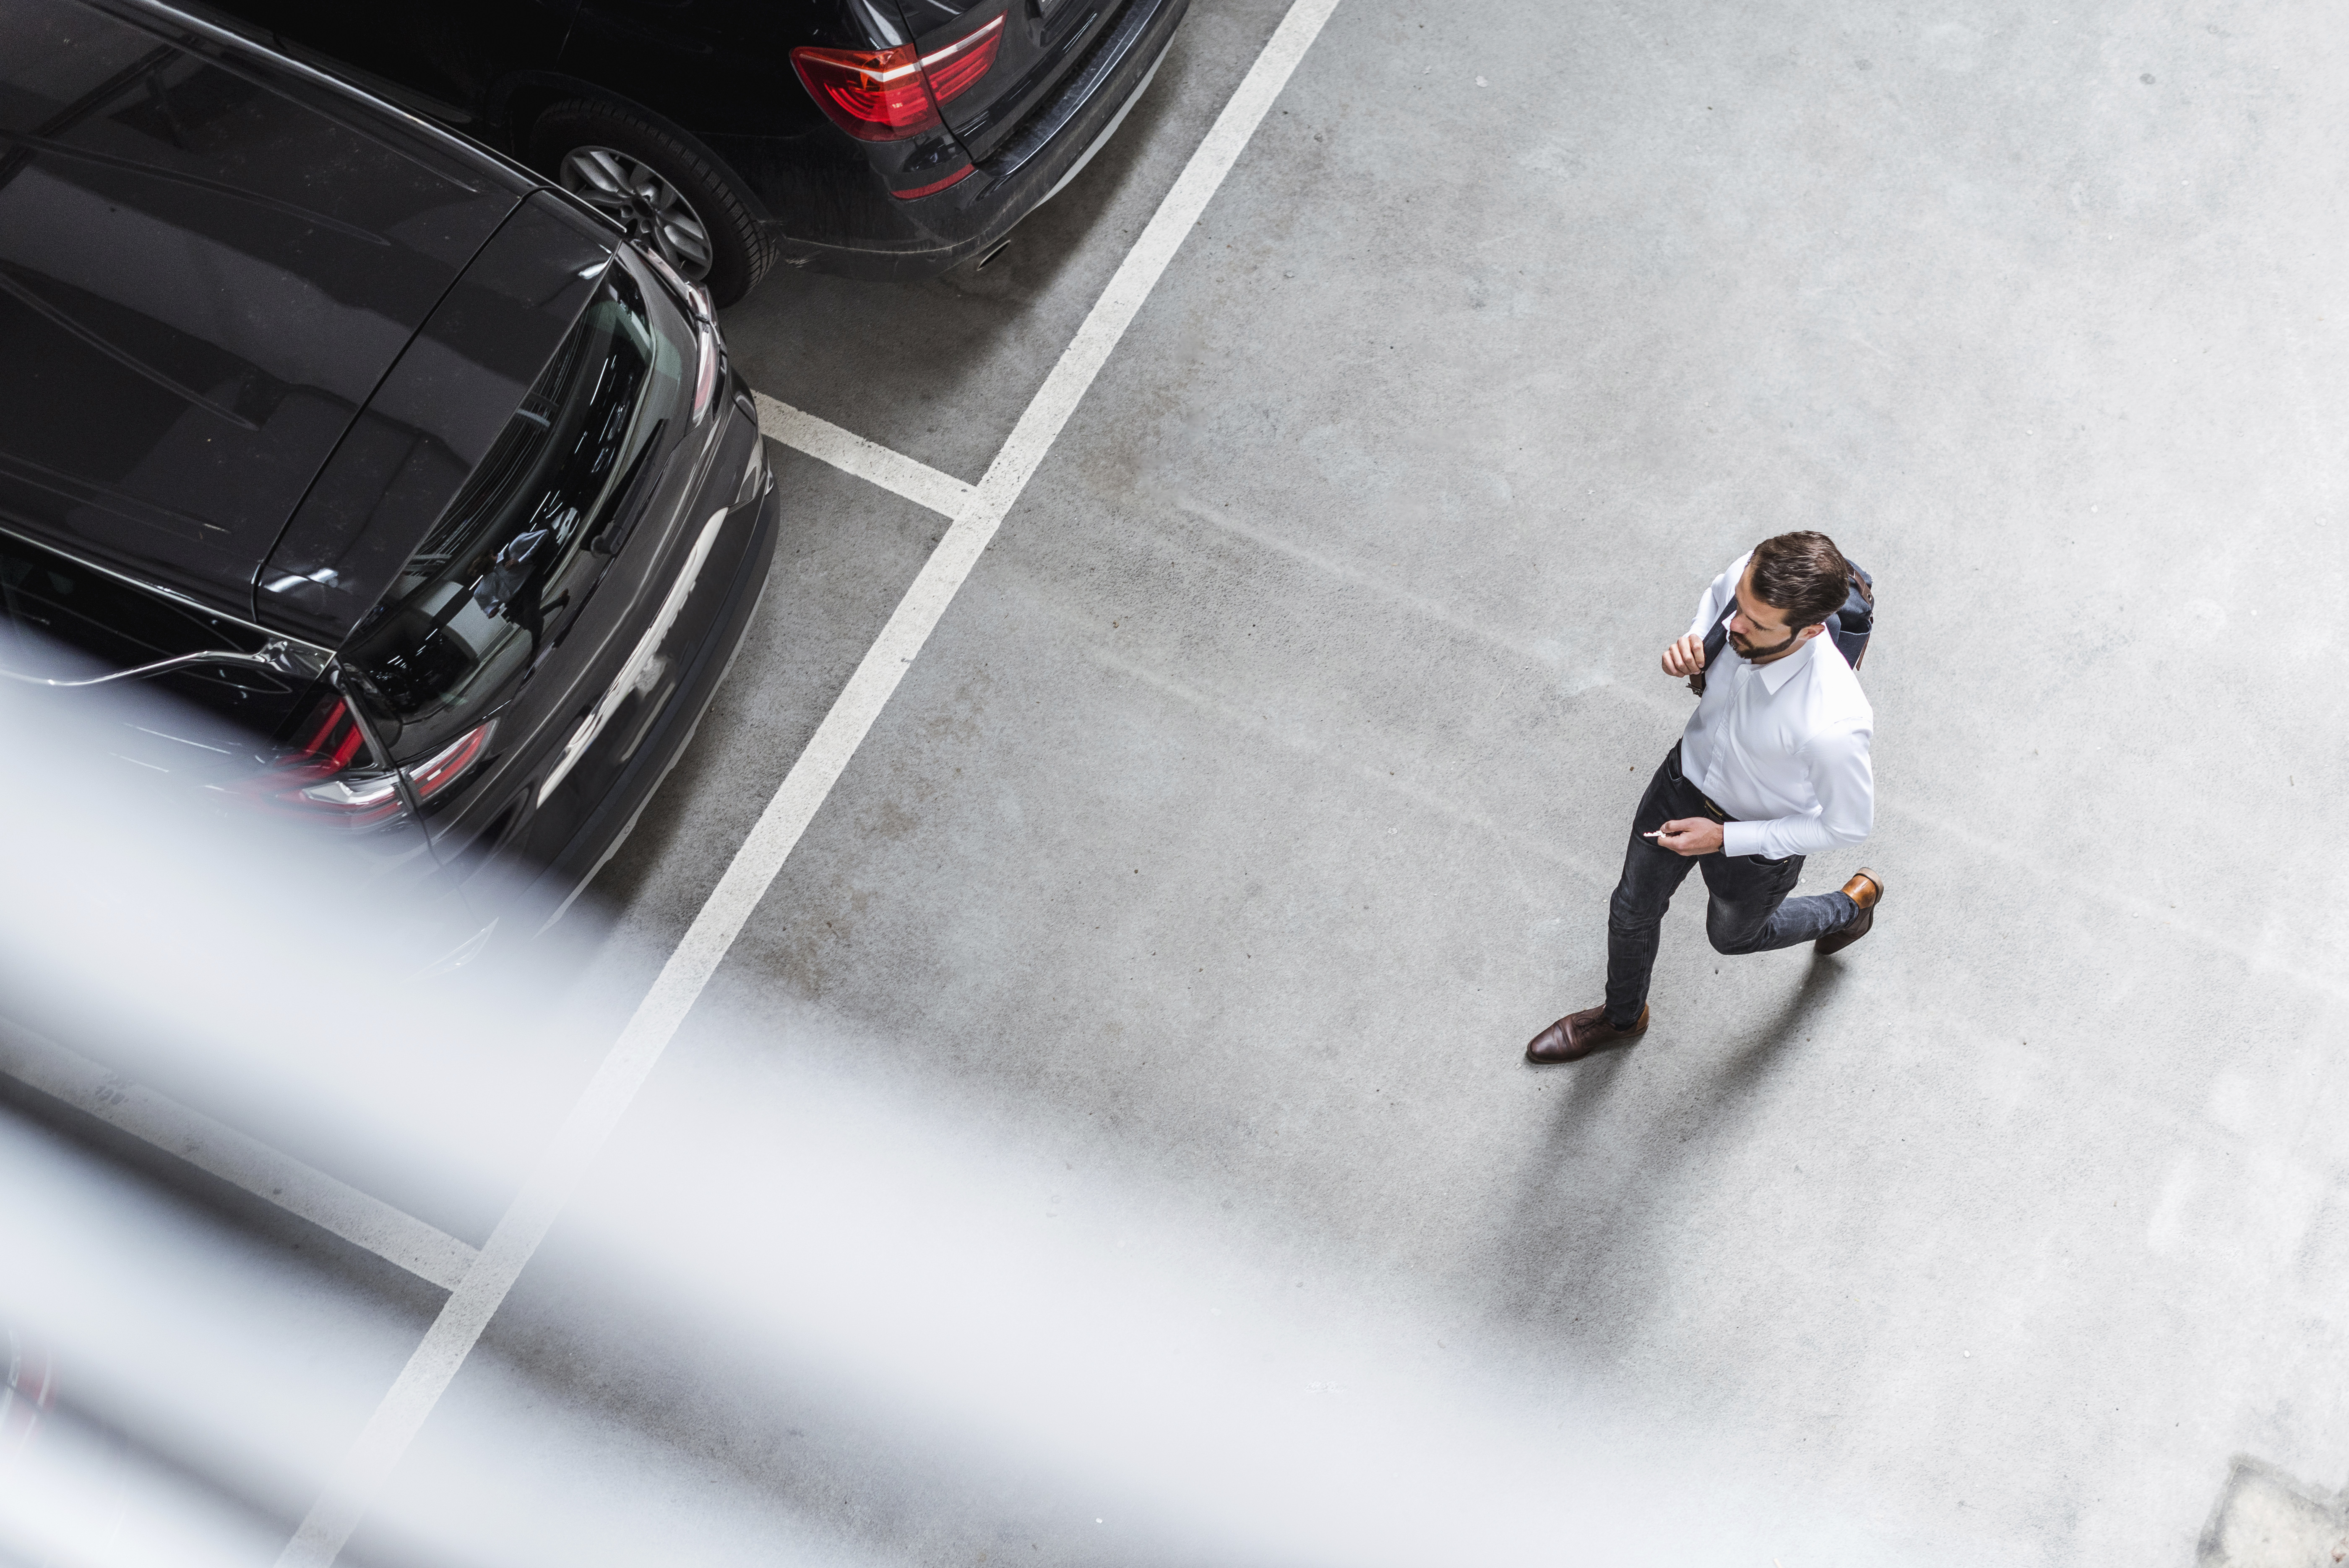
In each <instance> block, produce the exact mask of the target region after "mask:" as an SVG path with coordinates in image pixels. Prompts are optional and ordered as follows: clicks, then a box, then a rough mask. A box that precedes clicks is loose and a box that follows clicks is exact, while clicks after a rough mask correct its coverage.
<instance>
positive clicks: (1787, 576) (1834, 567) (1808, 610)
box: [1754, 533, 1851, 631]
mask: <svg viewBox="0 0 2349 1568" xmlns="http://www.w3.org/2000/svg"><path fill="white" fill-rule="evenodd" d="M1850 593H1851V563H1850V562H1848V561H1847V560H1845V559H1844V558H1843V552H1842V551H1841V550H1838V549H1837V548H1836V546H1835V541H1834V540H1833V539H1830V538H1828V537H1827V536H1826V535H1825V534H1812V533H1802V534H1780V535H1776V536H1775V537H1773V538H1768V539H1764V540H1763V541H1762V542H1761V543H1760V544H1759V545H1754V597H1757V598H1759V599H1760V600H1761V601H1762V602H1763V603H1764V604H1765V605H1768V606H1769V607H1771V608H1772V609H1774V610H1776V611H1777V612H1778V613H1779V614H1781V615H1783V616H1785V618H1786V629H1787V630H1788V631H1799V630H1801V629H1802V628H1804V627H1806V626H1816V625H1818V624H1819V623H1820V622H1821V621H1824V620H1826V618H1827V617H1829V616H1831V615H1833V614H1835V612H1836V611H1837V610H1839V609H1841V608H1843V602H1844V599H1845V598H1846V597H1848V596H1849V594H1850Z"/></svg>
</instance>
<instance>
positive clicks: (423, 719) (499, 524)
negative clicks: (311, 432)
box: [344, 264, 683, 762]
mask: <svg viewBox="0 0 2349 1568" xmlns="http://www.w3.org/2000/svg"><path fill="white" fill-rule="evenodd" d="M663 325H664V326H666V325H667V322H666V316H665V315H664V318H663ZM682 366H683V354H682V352H681V349H680V347H679V345H678V343H677V342H675V341H673V340H672V338H671V337H670V336H668V335H667V333H666V332H664V331H663V330H660V329H657V327H656V324H655V322H654V320H653V319H651V318H649V317H647V310H646V304H645V296H644V293H643V291H642V290H641V289H639V287H638V286H637V285H636V280H635V279H634V278H633V277H632V276H631V275H629V274H628V272H627V271H626V269H625V268H624V267H623V266H621V265H617V264H615V265H613V266H612V267H611V268H610V270H609V272H608V274H607V275H606V277H605V284H604V286H603V287H602V289H601V290H600V291H599V292H598V293H597V295H596V296H595V300H594V301H593V302H592V303H591V304H590V305H589V306H587V310H586V312H585V315H584V316H583V317H581V318H580V321H579V324H578V326H577V327H574V329H573V331H572V332H571V334H570V336H569V337H567V338H565V339H564V344H563V346H562V348H560V349H558V350H557V351H556V353H555V355H554V358H553V360H551V361H550V362H549V363H548V365H547V367H546V369H545V370H544V371H543V372H542V373H541V375H540V376H539V379H538V381H537V383H536V384H535V385H533V387H532V388H531V389H530V393H529V395H528V396H527V397H525V398H524V399H523V401H522V406H521V407H520V408H519V409H517V410H515V411H514V415H513V417H512V420H510V421H507V424H506V427H505V430H504V431H503V432H502V433H501V434H500V435H499V437H498V439H497V441H496V442H495V444H493V445H492V447H491V449H490V451H489V453H488V455H487V456H485V457H484V458H482V460H481V466H480V467H479V468H477V469H476V470H475V471H474V472H473V474H472V476H471V478H470V479H468V480H467V481H466V483H465V486H464V488H463V489H462V490H461V491H460V492H459V493H458V495H457V498H456V500H454V501H453V502H451V503H450V506H449V510H448V511H447V512H446V513H445V514H443V515H442V517H441V518H440V522H439V523H437V524H435V525H434V527H433V530H432V532H431V534H430V535H429V536H428V537H427V538H426V539H425V541H424V543H423V545H421V546H419V548H418V550H417V552H416V554H415V555H414V556H411V557H410V558H409V562H408V564H407V565H406V566H404V567H402V568H401V571H400V575H399V576H398V579H397V580H396V581H394V583H393V584H392V586H391V588H390V590H389V591H388V593H387V594H386V595H385V596H384V598H383V601H382V602H381V603H380V604H378V606H377V607H375V608H374V609H373V610H371V611H369V612H368V614H367V618H365V619H364V620H362V621H361V622H360V623H359V627H358V629H357V631H356V632H355V633H354V634H353V635H352V638H351V640H350V641H349V643H348V644H347V645H346V648H345V651H344V658H345V660H346V662H347V664H348V665H349V666H351V667H352V668H353V669H355V670H357V671H358V672H359V673H360V674H361V676H362V677H363V678H364V680H365V682H366V686H367V691H368V692H369V696H370V701H369V703H368V707H369V710H370V716H371V717H372V718H373V719H374V720H375V722H377V724H378V727H379V729H380V730H381V732H382V739H383V741H384V743H385V744H386V745H388V746H389V747H390V749H391V751H392V754H393V755H394V756H395V757H397V758H398V759H399V760H400V761H402V762H409V761H413V760H415V759H417V758H419V757H422V756H426V755H428V754H429V753H433V752H435V751H437V750H439V749H440V748H441V747H443V746H446V745H447V744H449V743H450V742H452V741H454V740H456V739H457V738H458V737H459V736H460V735H461V734H463V733H464V732H466V731H468V730H470V729H472V728H473V727H474V726H476V725H478V724H480V723H481V722H483V721H484V720H486V719H487V718H489V717H490V716H491V714H492V711H494V710H495V709H496V707H497V706H498V705H499V704H500V703H501V702H502V701H504V700H505V698H506V697H507V696H508V695H509V694H510V693H511V692H512V690H513V688H514V686H515V685H516V684H517V683H518V682H519V681H520V680H522V679H523V677H524V676H525V675H526V674H527V672H528V670H530V669H531V667H532V665H533V660H534V659H535V657H536V655H537V654H538V653H539V652H540V651H541V650H542V649H544V648H545V647H546V646H547V645H548V644H549V643H550V642H553V641H556V640H559V639H560V638H561V636H562V633H563V631H564V629H565V628H567V626H568V625H569V621H570V618H571V617H572V616H573V615H574V614H575V613H576V612H577V610H578V609H579V607H580V606H581V605H582V604H584V603H585V598H586V596H587V593H588V592H589V590H590V589H591V588H592V587H594V585H595V578H596V577H597V576H600V575H601V571H602V566H603V563H604V560H605V555H603V554H598V553H597V552H598V548H599V547H600V548H602V549H604V550H605V551H606V552H608V549H609V547H610V545H611V539H610V535H611V533H613V532H615V531H616V530H617V529H619V528H621V527H625V526H626V525H627V524H629V523H630V522H632V521H633V519H632V518H631V516H630V515H629V512H628V504H629V503H630V502H632V501H634V500H636V499H637V498H638V494H637V493H638V490H639V489H640V485H639V483H638V482H639V481H646V480H649V479H651V478H652V477H654V476H655V472H654V471H655V470H656V469H657V464H658V459H659V457H660V455H661V450H662V449H663V448H664V447H665V446H666V445H667V442H666V441H664V440H663V439H662V430H663V426H662V416H663V415H664V414H666V413H667V412H669V411H670V410H674V409H675V408H676V406H677V403H678V387H679V379H680V375H681V371H682Z"/></svg>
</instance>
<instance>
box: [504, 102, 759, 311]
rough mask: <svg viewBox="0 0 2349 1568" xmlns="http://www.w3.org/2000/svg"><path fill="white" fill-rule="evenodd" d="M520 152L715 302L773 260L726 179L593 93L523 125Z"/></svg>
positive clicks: (753, 279) (702, 157)
mask: <svg viewBox="0 0 2349 1568" xmlns="http://www.w3.org/2000/svg"><path fill="white" fill-rule="evenodd" d="M529 151H530V161H531V162H532V164H533V166H534V167H536V168H537V169H538V170H539V171H541V172H542V173H543V174H545V175H546V176H547V177H548V178H550V179H552V180H554V181H555V182H557V183H559V184H560V185H562V186H563V188H564V190H566V191H569V192H572V194H574V195H575V196H577V197H579V198H580V199H581V200H582V201H585V202H586V203H587V204H588V205H589V206H592V207H594V208H595V209H596V211H598V212H600V213H603V214H604V215H605V216H606V217H608V218H610V219H612V220H613V221H614V222H615V223H618V224H620V225H621V226H622V227H623V228H626V230H627V231H628V234H629V237H630V238H631V239H634V240H636V242H637V244H641V245H644V246H646V247H647V249H657V250H658V251H659V252H660V253H661V254H662V256H663V258H664V259H666V260H667V262H668V263H669V264H670V265H672V266H675V267H676V268H677V270H678V272H680V273H682V274H683V275H685V278H686V281H687V282H688V283H699V284H705V285H707V286H709V297H710V298H711V300H712V301H714V302H715V303H717V304H719V305H731V304H733V303H734V302H735V301H736V300H738V299H740V298H741V297H742V296H744V295H746V294H748V293H750V289H751V287H752V286H753V285H755V284H756V283H757V282H758V281H759V280H760V279H761V277H763V276H765V275H766V272H767V268H768V267H769V266H770V265H772V264H773V260H774V253H773V251H772V249H771V247H770V246H769V245H768V244H767V239H766V235H765V234H764V233H763V232H762V231H761V228H760V227H759V221H758V220H757V219H756V218H754V217H752V216H751V215H750V201H749V199H748V198H747V197H745V196H744V194H743V193H742V191H741V188H740V186H738V185H737V184H736V183H735V182H734V179H733V176H732V175H730V174H729V173H728V172H727V171H725V169H724V168H723V167H721V166H720V165H719V163H718V162H717V161H716V160H714V159H712V158H711V157H710V156H709V154H708V153H706V152H704V151H701V150H700V149H698V148H697V147H695V146H694V145H693V144H692V143H691V142H689V141H688V140H685V139H684V138H683V137H681V136H679V135H678V134H677V132H675V131H673V130H667V129H666V128H665V127H663V126H661V125H658V124H657V123H655V122H654V121H653V120H652V119H650V118H648V117H647V116H646V115H643V114H640V113H638V112H636V111H635V110H633V109H624V108H622V107H620V106H619V105H617V104H611V103H599V102H597V101H595V100H594V99H571V100H569V101H567V102H564V103H558V104H556V105H554V107H553V108H552V109H548V110H547V111H546V112H545V113H543V114H542V115H540V116H539V117H538V119H537V120H536V121H535V122H534V123H533V125H532V126H531V129H530V145H529ZM646 176H650V178H649V179H647V178H646ZM697 239H698V242H699V243H698V245H697V243H696V242H697ZM697 249H699V250H702V251H706V253H707V254H706V257H704V256H702V255H697V254H695V252H696V250H697Z"/></svg>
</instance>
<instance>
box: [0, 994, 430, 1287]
mask: <svg viewBox="0 0 2349 1568" xmlns="http://www.w3.org/2000/svg"><path fill="white" fill-rule="evenodd" d="M0 1073H5V1074H6V1075H8V1076H9V1077H11V1078H14V1079H16V1081H17V1082H18V1083H20V1084H23V1085H26V1086H27V1087H30V1088H33V1089H37V1090H38V1091H40V1092H41V1093H42V1094H44V1095H47V1096H49V1098H51V1099H53V1100H57V1101H60V1102H62V1103H63V1104H65V1105H68V1106H72V1107H73V1108H74V1109H75V1110H78V1111H79V1112H81V1113H82V1114H83V1115H84V1116H92V1117H95V1118H96V1119H98V1121H101V1122H104V1123H105V1124H106V1125H107V1126H108V1127H113V1128H115V1129H116V1130H118V1131H120V1132H126V1133H129V1135H130V1136H131V1137H135V1138H138V1139H139V1140H140V1141H141V1142H142V1143H148V1144H151V1145H153V1146H154V1147H157V1148H160V1149H161V1150H162V1151H163V1152H164V1153H166V1154H169V1155H171V1156H174V1157H175V1158H180V1159H183V1160H185V1161H187V1162H188V1163H189V1164H190V1165H192V1166H194V1167H195V1168H197V1169H198V1170H202V1171H205V1172H207V1173H209V1174H211V1175H213V1176H216V1177H218V1178H220V1179H222V1181H225V1182H227V1183H228V1184H229V1185H230V1186H232V1187H234V1188H237V1189H241V1190H243V1191H245V1192H249V1193H251V1194H253V1196H254V1197H255V1198H258V1199H262V1200H263V1201H264V1202H267V1203H273V1204H274V1205H276V1206H277V1207H278V1208H280V1209H283V1210H285V1211H286V1212H287V1213H289V1214H293V1215H296V1216H298V1217H300V1218H301V1219H304V1220H308V1221H309V1222H310V1223H311V1224H313V1225H316V1226H317V1227H318V1228H319V1229H320V1230H322V1231H333V1232H334V1233H335V1234H336V1235H337V1236H340V1237H341V1238H342V1239H343V1240H344V1241H348V1242H350V1243H351V1244H352V1245H353V1246H355V1247H360V1248H364V1249H365V1250H366V1251H370V1252H373V1253H374V1254H375V1255H376V1256H377V1257H378V1258H381V1259H383V1260H384V1261H385V1262H388V1263H393V1264H396V1265H398V1267H400V1268H403V1269H406V1270H407V1271H408V1272H409V1273H411V1274H414V1275H415V1276H416V1277H417V1278H419V1279H420V1280H429V1281H430V1282H432V1283H433V1284H436V1285H439V1286H440V1288H441V1289H442V1290H444V1291H453V1290H455V1289H456V1288H457V1282H458V1281H460V1280H461V1279H463V1278H464V1277H465V1271H466V1270H467V1269H470V1268H471V1267H472V1266H473V1260H474V1258H475V1256H476V1255H477V1254H476V1253H475V1252H474V1250H473V1249H472V1248H471V1247H469V1246H467V1245H466V1244H465V1243H464V1242H462V1241H459V1240H457V1238H456V1237H454V1236H451V1235H450V1234H449V1233H448V1232H446V1231H440V1230H436V1229H434V1228H433V1227H432V1226H430V1225H428V1224H426V1223H425V1222H424V1221H423V1220H419V1219H418V1218H416V1216H414V1215H413V1214H409V1213H406V1212H404V1211H403V1210H398V1209H395V1208H393V1207H392V1206H391V1205H390V1204H388V1203H386V1202H384V1201H383V1200H382V1199H379V1198H370V1197H368V1196H367V1194H366V1193H364V1192H361V1191H360V1190H359V1189H357V1188H356V1187H353V1186H350V1185H349V1184H348V1183H347V1182H342V1181H337V1180H336V1179H334V1178H333V1177H331V1176H328V1175H327V1174H326V1172H325V1171H323V1170H318V1169H316V1168H313V1167H310V1166H307V1165H305V1164H303V1163H302V1162H301V1161H300V1160H298V1159H295V1158H293V1157H292V1156H290V1155H285V1154H280V1153H279V1152H278V1151H277V1150H275V1149H274V1148H271V1147H269V1146H268V1145H267V1144H264V1143H262V1142H260V1141H259V1140H258V1139H255V1138H252V1137H247V1136H245V1135H244V1134H243V1133H241V1132H239V1131H237V1130H236V1129H235V1128H234V1127H228V1126H226V1125H224V1124H222V1123H221V1122H216V1121H214V1120H213V1119H212V1117H210V1116H206V1115H204V1114H203V1113H202V1111H197V1110H191V1109H190V1108H189V1107H187V1106H183V1105H181V1104H180V1103H179V1102H178V1101H177V1100H174V1099H171V1098H169V1097H168V1096H163V1095H159V1094H157V1093H156V1092H155V1091H154V1090H152V1089H150V1088H148V1087H147V1086H145V1085H142V1084H136V1083H133V1082H131V1081H130V1080H129V1079H128V1078H125V1077H123V1076H122V1075H120V1074H119V1073H115V1072H113V1071H111V1070H109V1069H108V1068H106V1067H103V1066H101V1065H99V1064H98V1063H96V1062H93V1061H91V1060H89V1059H88V1057H86V1056H83V1055H80V1054H78V1053H75V1052H72V1051H68V1050H67V1049H66V1048H65V1047H64V1046H62V1045H59V1044H55V1043H54V1042H51V1041H48V1040H45V1039H43V1038H42V1037H41V1036H39V1035H37V1034H35V1033H32V1032H30V1031H29V1030H26V1029H21V1028H18V1027H17V1026H16V1025H15V1024H9V1023H0Z"/></svg>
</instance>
